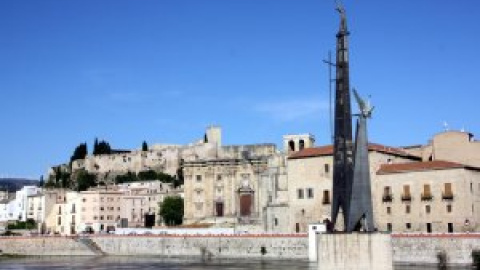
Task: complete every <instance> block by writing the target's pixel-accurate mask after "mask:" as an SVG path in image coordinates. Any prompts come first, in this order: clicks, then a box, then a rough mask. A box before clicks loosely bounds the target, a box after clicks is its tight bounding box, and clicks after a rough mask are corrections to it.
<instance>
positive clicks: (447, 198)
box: [442, 193, 453, 201]
mask: <svg viewBox="0 0 480 270" xmlns="http://www.w3.org/2000/svg"><path fill="white" fill-rule="evenodd" d="M442 200H444V201H453V194H452V193H446V194H445V193H443V194H442Z"/></svg>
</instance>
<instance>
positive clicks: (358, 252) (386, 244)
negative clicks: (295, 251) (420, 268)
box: [317, 233, 393, 270]
mask: <svg viewBox="0 0 480 270" xmlns="http://www.w3.org/2000/svg"><path fill="white" fill-rule="evenodd" d="M317 239H318V240H317V241H318V242H317V244H318V246H317V249H318V250H317V251H318V253H317V254H318V269H319V270H393V258H392V240H391V236H390V235H389V234H381V233H338V234H319V235H318V237H317Z"/></svg>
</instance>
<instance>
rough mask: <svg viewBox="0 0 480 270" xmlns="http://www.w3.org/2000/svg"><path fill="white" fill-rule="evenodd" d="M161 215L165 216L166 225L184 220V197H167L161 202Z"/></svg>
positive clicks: (179, 223)
mask: <svg viewBox="0 0 480 270" xmlns="http://www.w3.org/2000/svg"><path fill="white" fill-rule="evenodd" d="M159 206H160V212H159V214H160V216H161V217H162V218H163V221H164V223H165V225H167V226H176V225H181V224H182V222H183V198H182V197H167V198H165V200H163V203H159Z"/></svg>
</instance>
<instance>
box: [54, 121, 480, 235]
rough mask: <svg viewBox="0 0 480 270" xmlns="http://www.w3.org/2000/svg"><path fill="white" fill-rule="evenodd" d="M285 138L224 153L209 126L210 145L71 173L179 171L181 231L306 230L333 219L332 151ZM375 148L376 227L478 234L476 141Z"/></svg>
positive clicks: (154, 152) (111, 159)
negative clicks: (194, 227) (206, 228)
mask: <svg viewBox="0 0 480 270" xmlns="http://www.w3.org/2000/svg"><path fill="white" fill-rule="evenodd" d="M283 141H284V142H283V149H277V147H276V146H275V145H274V144H255V145H238V146H223V145H222V138H221V129H220V128H219V127H209V128H207V131H206V136H205V139H204V140H200V141H198V142H196V143H193V144H189V145H183V146H181V145H155V146H153V147H152V148H151V149H150V150H149V151H139V150H134V151H126V152H124V153H116V154H112V155H102V156H88V157H87V158H86V159H85V160H79V161H76V162H74V164H73V165H72V170H73V171H75V170H80V169H85V170H87V171H89V172H91V173H95V174H98V175H99V176H101V177H110V176H111V175H115V174H122V173H125V172H128V171H130V172H140V171H144V170H157V171H162V172H165V173H168V174H172V175H173V174H176V173H177V172H178V171H179V170H180V171H181V172H182V174H183V176H184V185H183V186H182V187H180V188H181V189H180V190H179V191H177V192H179V193H180V195H181V196H183V197H184V224H195V225H202V226H218V227H235V228H236V229H238V230H245V231H250V232H252V231H256V232H280V233H292V232H293V233H295V232H306V230H307V227H308V224H311V223H314V222H323V221H324V220H326V219H330V218H331V203H332V178H333V175H332V172H333V170H332V166H333V158H332V155H333V146H332V145H325V146H315V140H314V137H313V136H312V135H310V134H301V135H285V136H284V137H283ZM368 150H369V151H368V155H369V160H370V172H371V173H370V174H371V179H372V186H371V189H372V190H371V191H372V200H373V211H374V217H375V220H374V224H375V227H376V228H377V229H378V230H384V231H385V230H389V231H395V232H459V231H479V230H480V202H479V201H478V198H479V197H480V142H478V141H475V140H474V139H473V135H472V134H470V133H467V132H457V131H445V132H442V133H439V134H436V135H435V136H434V137H433V138H432V140H431V141H430V142H429V143H428V144H426V145H416V146H409V147H401V148H397V147H388V146H384V145H380V144H372V143H370V144H369V146H368ZM50 171H51V172H54V171H55V170H53V169H51V170H50ZM109 175H110V176H109ZM155 211H156V210H155ZM109 226H112V225H109ZM103 227H105V226H103Z"/></svg>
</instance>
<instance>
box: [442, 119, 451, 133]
mask: <svg viewBox="0 0 480 270" xmlns="http://www.w3.org/2000/svg"><path fill="white" fill-rule="evenodd" d="M443 129H444V130H445V131H449V130H450V129H449V128H448V123H447V121H443Z"/></svg>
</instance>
